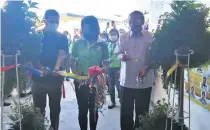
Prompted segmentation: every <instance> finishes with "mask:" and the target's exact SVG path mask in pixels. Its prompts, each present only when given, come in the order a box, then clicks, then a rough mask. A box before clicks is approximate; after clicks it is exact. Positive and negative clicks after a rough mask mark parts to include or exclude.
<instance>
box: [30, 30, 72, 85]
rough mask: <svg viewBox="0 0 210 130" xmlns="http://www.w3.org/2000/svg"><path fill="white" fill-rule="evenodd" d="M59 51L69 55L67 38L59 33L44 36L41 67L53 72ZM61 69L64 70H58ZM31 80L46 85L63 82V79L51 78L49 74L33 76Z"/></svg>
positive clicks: (59, 77) (58, 77)
mask: <svg viewBox="0 0 210 130" xmlns="http://www.w3.org/2000/svg"><path fill="white" fill-rule="evenodd" d="M59 50H65V51H66V54H68V53H69V49H68V39H67V37H66V36H65V35H64V34H61V33H59V32H55V33H51V34H45V36H44V38H43V39H42V52H41V55H40V64H41V65H42V66H45V67H48V68H49V69H50V70H53V69H54V67H55V65H56V62H57V58H58V52H59ZM63 69H64V68H62V67H61V68H60V70H63ZM32 79H34V80H36V81H39V82H46V83H55V82H62V81H63V77H61V76H52V74H49V75H47V76H45V77H37V76H34V75H33V77H32Z"/></svg>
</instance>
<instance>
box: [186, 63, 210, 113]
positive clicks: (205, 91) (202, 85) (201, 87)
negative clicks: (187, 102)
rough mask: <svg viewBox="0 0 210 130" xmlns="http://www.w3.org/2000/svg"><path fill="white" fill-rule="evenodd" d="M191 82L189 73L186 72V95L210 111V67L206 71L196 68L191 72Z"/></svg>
mask: <svg viewBox="0 0 210 130" xmlns="http://www.w3.org/2000/svg"><path fill="white" fill-rule="evenodd" d="M189 80H190V82H189V83H188V77H187V72H185V94H186V96H190V97H191V101H193V102H195V103H196V104H198V105H200V106H202V107H203V108H205V109H207V110H209V111H210V88H209V85H210V67H209V69H206V68H204V67H202V68H195V69H192V70H191V71H190V72H189Z"/></svg>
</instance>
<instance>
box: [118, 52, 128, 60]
mask: <svg viewBox="0 0 210 130" xmlns="http://www.w3.org/2000/svg"><path fill="white" fill-rule="evenodd" d="M118 58H119V59H120V60H121V61H129V60H131V58H130V57H129V56H128V55H127V54H121V55H119V56H118Z"/></svg>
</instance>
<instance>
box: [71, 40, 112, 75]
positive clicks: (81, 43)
mask: <svg viewBox="0 0 210 130" xmlns="http://www.w3.org/2000/svg"><path fill="white" fill-rule="evenodd" d="M72 58H74V59H75V60H76V72H77V73H80V74H82V75H88V68H89V67H91V66H100V67H102V61H103V60H106V59H108V58H109V53H108V47H107V44H106V43H104V42H96V43H93V44H92V45H89V47H88V43H87V41H85V40H84V39H80V40H77V41H76V42H75V43H74V44H73V48H72Z"/></svg>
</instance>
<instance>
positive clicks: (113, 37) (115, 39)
mask: <svg viewBox="0 0 210 130" xmlns="http://www.w3.org/2000/svg"><path fill="white" fill-rule="evenodd" d="M109 39H110V41H112V42H115V41H117V39H118V36H109Z"/></svg>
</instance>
